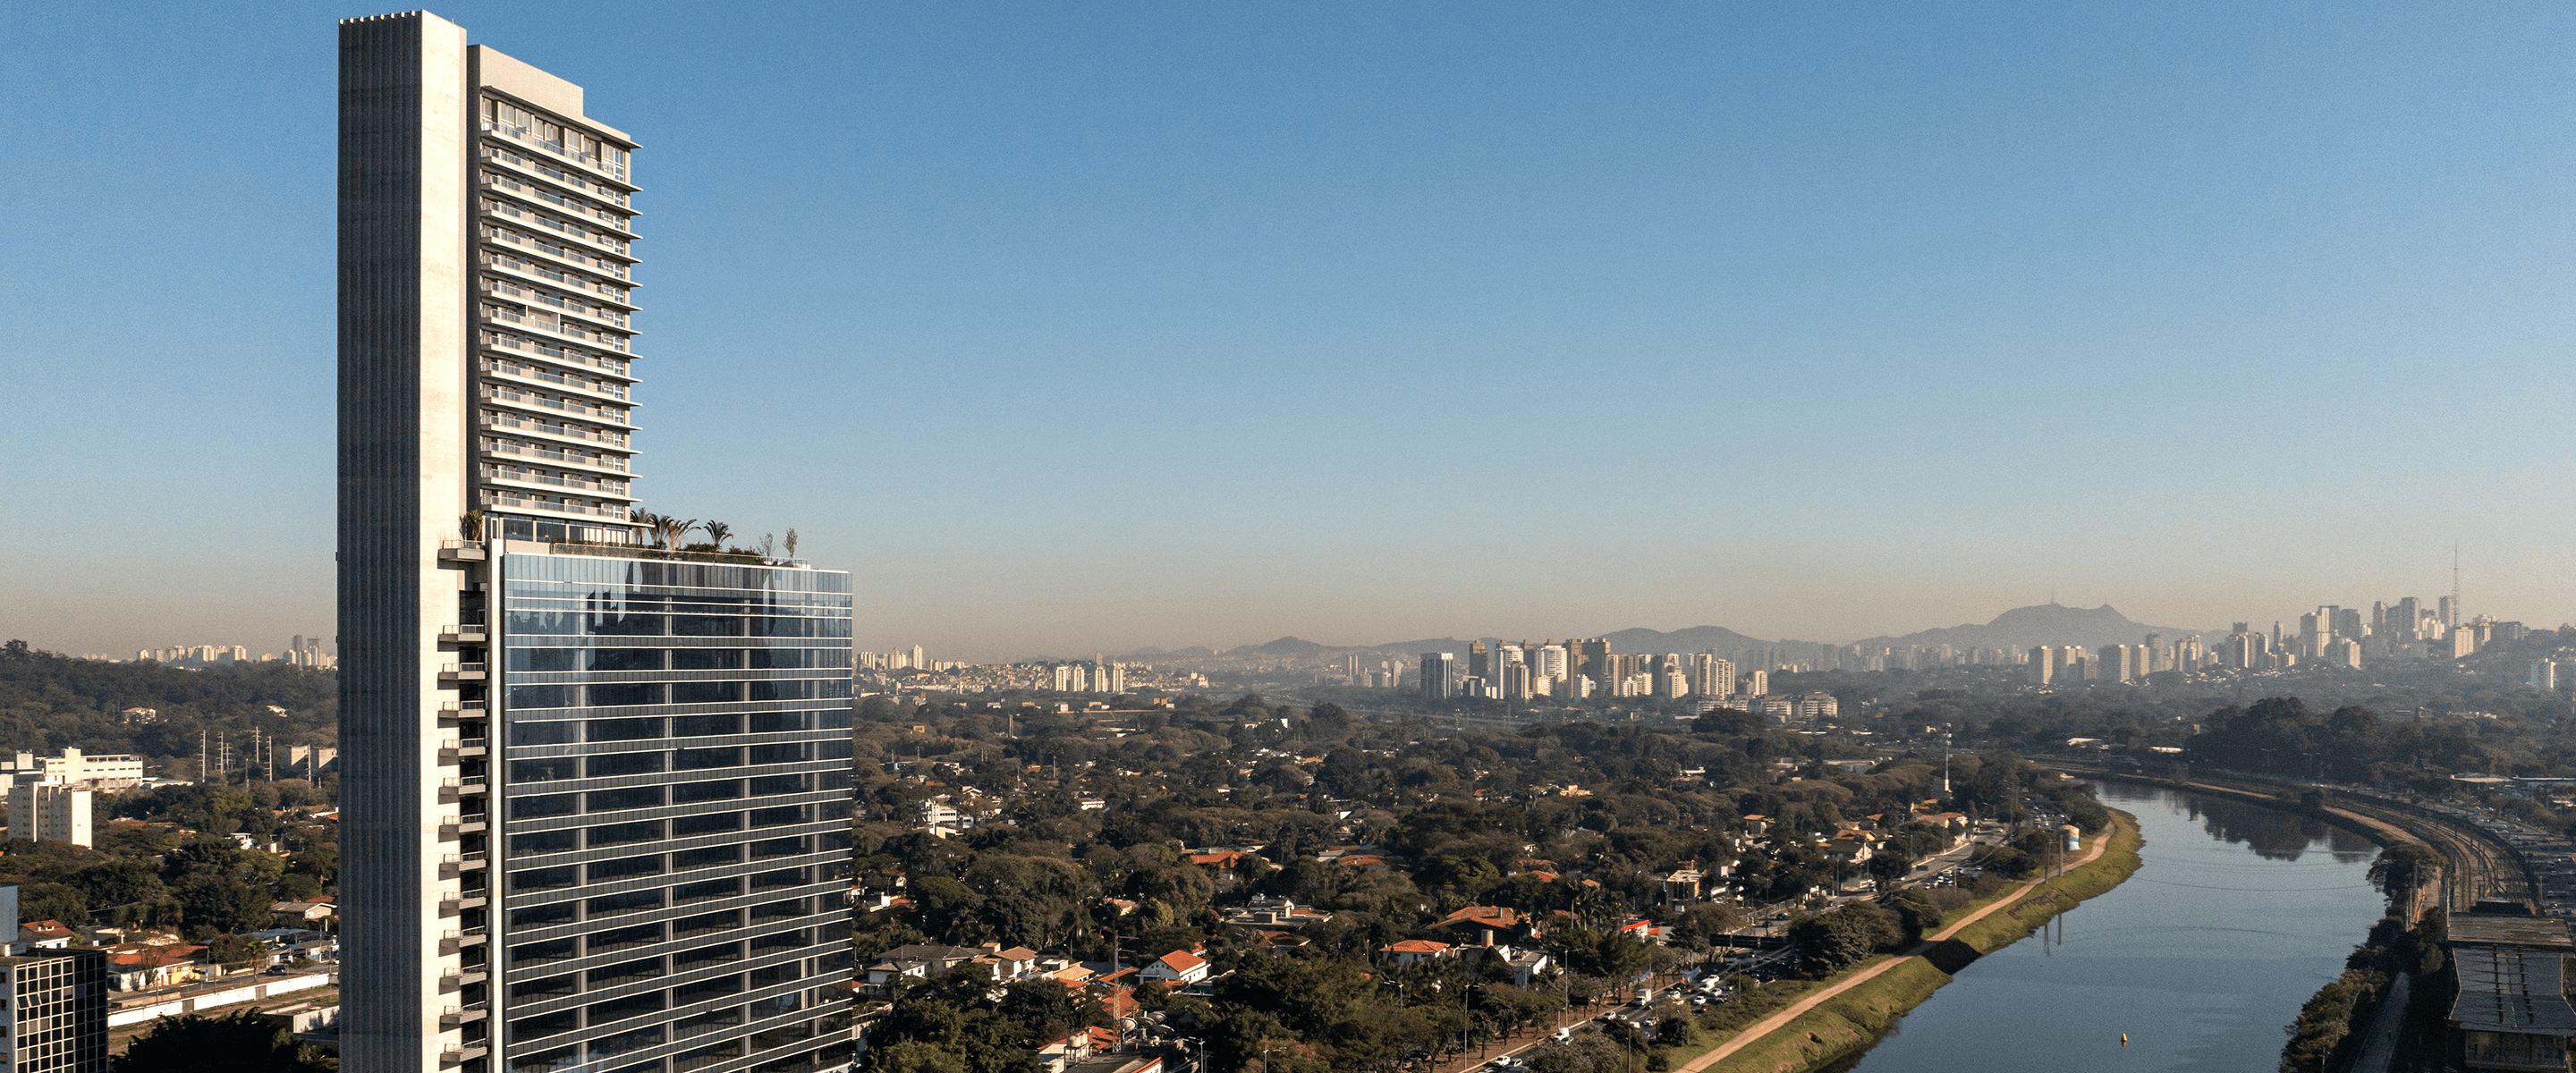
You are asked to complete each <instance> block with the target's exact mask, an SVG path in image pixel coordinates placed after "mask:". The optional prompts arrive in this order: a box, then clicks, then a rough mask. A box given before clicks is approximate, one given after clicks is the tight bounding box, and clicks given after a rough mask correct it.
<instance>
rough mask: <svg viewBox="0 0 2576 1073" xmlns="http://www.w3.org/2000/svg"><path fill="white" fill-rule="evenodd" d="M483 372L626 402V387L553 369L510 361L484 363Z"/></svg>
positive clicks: (613, 382)
mask: <svg viewBox="0 0 2576 1073" xmlns="http://www.w3.org/2000/svg"><path fill="white" fill-rule="evenodd" d="M483 371H484V372H487V373H492V374H494V375H496V376H515V377H519V378H520V379H523V380H543V381H545V382H546V383H549V384H561V385H563V386H565V387H568V388H572V389H573V390H575V391H587V392H590V393H591V394H594V395H606V396H609V397H611V398H614V399H616V400H617V401H619V402H624V401H626V385H624V384H620V383H617V382H615V381H610V380H593V379H590V378H589V377H586V376H566V375H564V374H562V373H559V372H556V371H554V370H552V369H544V368H539V367H537V366H534V365H521V364H518V363H516V362H508V361H487V362H484V363H483Z"/></svg>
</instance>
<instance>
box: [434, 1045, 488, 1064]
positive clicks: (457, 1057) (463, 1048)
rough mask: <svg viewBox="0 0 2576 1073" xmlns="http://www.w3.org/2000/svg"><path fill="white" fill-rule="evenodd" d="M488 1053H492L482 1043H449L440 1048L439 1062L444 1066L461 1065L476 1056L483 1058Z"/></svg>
mask: <svg viewBox="0 0 2576 1073" xmlns="http://www.w3.org/2000/svg"><path fill="white" fill-rule="evenodd" d="M487 1053H490V1050H489V1048H486V1047H484V1046H483V1045H482V1044H480V1043H449V1044H445V1045H443V1046H441V1047H440V1048H439V1051H438V1064H440V1065H443V1066H461V1065H464V1064H465V1063H467V1062H469V1061H472V1060H474V1059H476V1058H481V1057H483V1056H484V1055H485V1054H487Z"/></svg>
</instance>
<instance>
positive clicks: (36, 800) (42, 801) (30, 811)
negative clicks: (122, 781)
mask: <svg viewBox="0 0 2576 1073" xmlns="http://www.w3.org/2000/svg"><path fill="white" fill-rule="evenodd" d="M91 796H92V795H91V793H90V791H89V790H88V788H86V787H81V786H67V785H64V784H61V783H51V782H22V783H19V784H18V785H15V786H12V787H10V788H9V837H11V838H23V839H27V840H29V841H34V842H69V843H71V844H72V845H75V846H89V845H94V844H95V841H94V839H93V836H92V832H91V829H90V822H91V821H90V801H91Z"/></svg>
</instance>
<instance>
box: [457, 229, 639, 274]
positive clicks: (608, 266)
mask: <svg viewBox="0 0 2576 1073" xmlns="http://www.w3.org/2000/svg"><path fill="white" fill-rule="evenodd" d="M482 236H483V240H484V241H486V242H502V243H507V244H509V245H512V246H517V247H519V248H520V249H524V250H533V251H535V252H538V253H542V254H545V255H546V256H548V257H552V258H554V259H556V260H558V261H562V262H564V263H565V264H570V265H579V266H581V267H583V268H585V269H588V270H590V271H593V272H597V273H599V274H601V275H604V276H611V277H614V278H616V279H619V280H625V279H627V278H628V277H629V275H630V274H631V273H633V271H634V269H633V268H632V267H630V266H629V264H628V262H624V261H611V260H608V259H607V258H604V257H593V256H591V255H589V254H587V253H584V252H582V251H580V250H577V249H574V248H572V247H570V246H564V245H559V244H556V243H553V242H548V241H546V240H545V239H542V238H538V237H537V236H535V235H531V234H527V233H526V232H523V231H519V230H517V229H515V228H508V227H485V228H483V229H482Z"/></svg>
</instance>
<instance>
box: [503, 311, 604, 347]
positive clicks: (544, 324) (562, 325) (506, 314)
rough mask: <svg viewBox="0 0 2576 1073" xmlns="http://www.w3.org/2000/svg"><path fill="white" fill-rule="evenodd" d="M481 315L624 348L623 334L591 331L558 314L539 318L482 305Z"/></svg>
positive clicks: (591, 342) (567, 336)
mask: <svg viewBox="0 0 2576 1073" xmlns="http://www.w3.org/2000/svg"><path fill="white" fill-rule="evenodd" d="M483 315H484V316H486V317H490V318H491V319H493V320H500V321H508V322H510V323H512V324H517V325H521V326H523V327H527V328H531V329H534V330H536V331H541V332H553V333H555V334H556V335H560V336H564V337H566V338H570V339H579V340H581V341H582V342H585V343H590V344H593V345H595V346H604V347H607V348H609V349H610V350H616V351H624V350H625V349H626V337H625V336H623V335H617V334H615V333H612V332H601V331H593V330H591V329H590V328H587V327H584V326H583V325H582V324H581V323H580V322H578V321H566V320H564V319H563V318H562V317H560V316H557V317H554V318H551V319H547V320H539V319H537V318H535V317H531V316H529V315H527V314H525V313H521V312H519V311H518V310H515V309H511V308H509V307H508V306H484V307H483Z"/></svg>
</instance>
